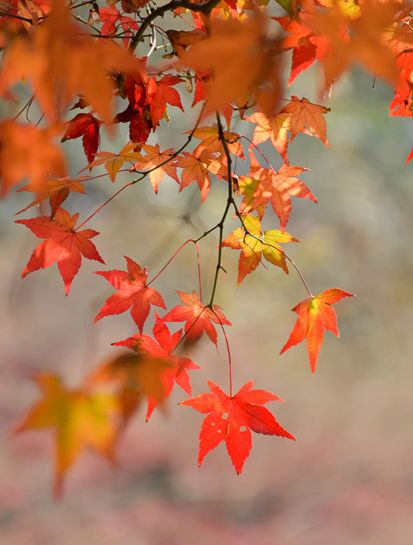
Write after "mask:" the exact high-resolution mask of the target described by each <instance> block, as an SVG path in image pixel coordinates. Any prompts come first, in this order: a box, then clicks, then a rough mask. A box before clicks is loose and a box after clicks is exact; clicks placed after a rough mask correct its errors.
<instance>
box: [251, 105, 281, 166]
mask: <svg viewBox="0 0 413 545" xmlns="http://www.w3.org/2000/svg"><path fill="white" fill-rule="evenodd" d="M290 117H291V116H290V115H289V113H279V114H277V115H274V116H271V117H269V118H268V117H267V116H266V115H264V114H263V113H261V112H256V113H254V114H253V115H251V116H249V117H246V118H245V121H250V122H251V123H256V127H255V129H254V135H253V139H252V141H253V143H254V144H262V143H263V142H266V141H267V140H268V139H271V142H272V143H273V146H274V147H275V149H276V150H277V151H278V153H279V154H280V155H281V157H282V158H283V160H284V161H286V160H287V148H288V131H289V129H290V127H291V121H290Z"/></svg>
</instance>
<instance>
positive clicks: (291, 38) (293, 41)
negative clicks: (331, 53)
mask: <svg viewBox="0 0 413 545" xmlns="http://www.w3.org/2000/svg"><path fill="white" fill-rule="evenodd" d="M306 4H307V5H306V6H305V9H303V10H302V11H300V13H302V14H303V16H304V19H305V17H307V18H308V17H309V15H310V14H311V15H313V14H314V6H311V7H310V9H309V6H308V4H309V2H307V3H306ZM274 19H275V20H276V21H277V22H278V23H279V24H280V25H281V26H282V28H283V29H284V30H285V31H286V36H285V38H284V39H283V40H282V42H281V47H282V48H283V49H292V50H293V54H292V59H291V72H290V76H289V78H288V85H291V84H292V83H293V81H294V80H295V78H296V77H297V76H298V75H299V74H300V73H301V72H303V71H304V70H306V69H307V68H309V67H310V66H311V65H312V64H313V62H314V61H315V60H316V59H318V60H321V59H322V58H323V57H324V55H325V53H326V49H327V48H328V43H329V41H328V39H327V38H326V37H325V36H317V35H316V34H314V33H313V32H312V30H311V28H308V26H307V25H306V24H305V23H304V21H302V20H301V17H300V16H299V14H297V15H296V16H295V17H294V18H290V17H274Z"/></svg>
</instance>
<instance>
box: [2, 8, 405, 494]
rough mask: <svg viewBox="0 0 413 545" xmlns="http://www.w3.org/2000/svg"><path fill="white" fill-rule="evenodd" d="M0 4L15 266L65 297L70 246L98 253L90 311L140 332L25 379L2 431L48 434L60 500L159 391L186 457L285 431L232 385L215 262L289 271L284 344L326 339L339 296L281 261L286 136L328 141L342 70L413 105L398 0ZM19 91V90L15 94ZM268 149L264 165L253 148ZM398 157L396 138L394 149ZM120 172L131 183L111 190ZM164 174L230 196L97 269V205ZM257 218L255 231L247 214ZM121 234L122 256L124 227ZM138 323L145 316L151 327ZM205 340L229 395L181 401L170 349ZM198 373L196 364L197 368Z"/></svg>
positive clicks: (248, 390) (300, 191)
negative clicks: (89, 456) (354, 71)
mask: <svg viewBox="0 0 413 545" xmlns="http://www.w3.org/2000/svg"><path fill="white" fill-rule="evenodd" d="M4 6H6V7H2V10H1V11H0V41H1V46H2V48H3V60H2V63H1V66H0V93H1V97H2V100H3V101H4V102H5V104H6V106H7V110H9V111H10V112H12V113H10V115H9V116H7V117H4V118H3V119H2V120H1V121H0V175H1V178H0V194H1V196H3V197H4V198H7V196H8V195H9V194H10V193H11V192H13V191H17V192H19V193H20V197H19V198H20V199H21V203H22V204H21V207H20V208H21V209H20V210H19V211H16V213H18V214H22V213H26V214H30V216H31V217H26V218H25V219H18V220H17V221H16V223H17V224H19V225H22V226H23V227H26V228H27V229H29V230H30V231H31V232H32V234H33V235H34V238H33V253H32V254H31V256H28V258H27V259H28V261H27V263H26V265H24V264H22V268H23V272H22V276H23V277H25V276H27V275H28V274H31V273H33V272H35V271H39V270H40V269H45V268H47V267H50V266H52V265H54V264H56V265H57V269H58V272H59V274H60V275H61V277H62V280H63V285H64V290H65V293H66V294H67V295H69V293H70V291H71V290H73V289H76V282H75V279H76V276H77V275H78V273H79V271H80V268H81V265H82V258H86V259H88V260H93V261H96V262H97V264H101V268H99V269H98V270H96V271H95V272H96V274H97V275H98V276H99V277H101V278H100V279H98V280H97V281H98V282H102V279H103V280H105V281H107V282H108V283H109V285H110V287H111V289H112V290H113V291H112V292H111V294H110V296H109V297H108V298H107V299H106V301H101V303H100V310H99V311H98V313H97V315H96V317H95V322H98V321H99V320H101V319H103V318H105V317H107V316H111V315H118V314H121V313H125V312H130V314H131V318H132V320H133V322H134V324H135V325H136V329H137V332H136V334H135V335H133V336H131V337H128V338H126V339H124V340H121V341H116V340H114V342H113V343H112V345H113V346H116V347H118V350H119V352H118V354H117V355H116V356H114V357H110V358H108V359H107V360H105V361H103V362H101V363H100V364H99V365H97V366H96V368H95V369H94V370H92V371H91V372H90V373H89V374H88V375H87V376H86V377H85V380H84V382H83V383H82V384H80V385H79V386H78V387H77V388H76V389H68V388H67V387H66V386H65V385H64V380H63V379H62V378H60V377H59V376H56V375H55V374H53V373H51V372H50V373H47V372H44V373H43V374H40V375H38V376H37V377H36V378H35V380H36V383H37V385H38V387H39V388H40V394H41V395H40V397H39V400H38V401H36V402H35V403H34V404H33V406H32V407H31V408H30V409H29V410H28V413H27V414H26V416H25V417H23V419H22V421H21V422H20V424H18V426H17V431H19V432H23V431H28V430H40V429H43V428H45V429H46V428H47V429H50V430H51V431H52V432H53V434H54V441H55V452H56V454H55V491H56V493H59V492H60V491H61V489H62V484H63V479H64V477H65V475H66V472H67V470H68V469H69V468H70V467H71V466H72V464H73V463H74V461H75V460H76V458H77V457H78V456H79V455H80V454H81V452H82V449H83V448H84V447H89V448H91V449H93V450H94V451H96V452H97V453H98V454H100V455H102V456H104V457H106V458H107V459H108V460H109V461H112V462H113V461H114V460H115V459H116V449H117V447H118V444H119V443H120V442H121V439H122V434H123V432H124V430H125V428H126V427H127V426H128V424H129V422H130V421H131V419H132V418H133V417H134V416H135V415H136V413H137V412H138V411H139V409H140V407H141V406H142V405H145V406H146V413H145V415H146V419H147V420H148V419H149V418H150V417H151V415H152V413H153V411H154V410H161V411H162V410H164V408H165V406H166V404H167V398H168V396H169V394H170V393H171V391H172V389H173V388H174V387H175V384H176V385H178V386H179V387H180V388H181V389H182V391H183V392H182V396H183V397H185V396H186V399H184V400H183V401H182V402H181V403H180V407H179V408H178V409H176V410H183V408H182V406H185V407H191V408H193V409H195V410H196V411H198V412H200V413H202V414H204V415H205V418H204V420H203V422H202V424H201V432H200V436H199V456H198V462H199V464H201V463H202V462H203V460H204V458H205V456H206V455H207V454H208V452H210V451H211V450H212V449H214V448H216V447H217V446H218V445H219V444H220V443H222V442H225V445H226V449H227V451H228V454H229V457H230V459H231V462H232V464H233V466H234V469H235V471H236V472H237V473H240V472H241V471H242V469H243V466H244V462H245V460H246V459H247V457H248V456H249V453H250V450H251V446H252V433H251V432H255V433H257V434H264V435H274V436H278V437H283V438H287V439H290V440H294V439H295V437H294V436H293V435H292V434H291V433H290V432H288V431H287V430H286V429H284V428H283V427H282V426H281V424H279V423H278V421H277V419H276V417H275V416H274V415H273V413H272V412H271V411H270V410H269V409H267V408H266V407H265V406H264V405H266V404H267V403H269V402H273V401H282V399H281V398H279V397H278V396H277V395H275V394H273V393H271V392H268V391H266V390H262V389H256V388H255V386H254V382H253V381H249V382H247V383H246V384H245V385H244V386H242V388H241V389H240V390H239V391H238V393H234V391H233V374H234V373H236V368H237V364H238V362H232V358H231V350H230V346H229V341H228V338H227V334H226V328H228V327H229V326H233V327H234V328H236V327H237V320H236V317H233V316H227V314H226V312H225V309H224V310H223V309H221V308H220V306H219V300H218V291H217V286H218V285H219V284H221V282H223V277H222V270H223V256H224V255H225V252H229V251H230V250H232V251H234V250H235V251H236V252H239V262H238V263H239V265H238V284H242V283H243V282H245V281H247V280H246V277H247V276H248V275H250V274H252V273H253V272H254V271H255V270H256V269H257V268H258V266H259V265H260V264H264V263H265V264H266V266H267V265H268V267H269V268H271V269H273V272H274V275H278V279H277V283H278V287H279V289H282V287H281V286H282V284H281V282H282V276H283V275H281V271H282V272H283V273H286V274H288V273H289V272H290V271H294V272H295V273H297V274H298V275H299V278H300V280H301V282H302V285H303V288H304V290H305V292H306V294H307V297H306V298H305V299H304V300H302V301H301V302H299V303H298V304H296V306H295V307H294V308H293V311H294V312H295V313H296V314H297V321H296V323H295V325H294V326H293V327H292V332H291V334H290V336H289V338H288V340H287V342H286V344H285V345H284V347H283V348H282V349H281V354H282V353H284V352H285V351H286V350H287V349H289V348H291V347H292V346H294V345H296V344H299V343H301V342H304V341H305V342H306V345H307V351H308V356H309V361H310V368H311V371H312V372H315V370H316V366H317V361H318V357H319V352H320V349H321V345H322V343H323V335H324V331H325V330H328V331H330V332H332V333H334V334H335V335H336V336H338V335H339V332H338V327H337V317H336V313H335V310H334V307H333V305H335V304H336V303H338V302H339V301H340V300H341V299H343V298H347V297H350V296H351V295H352V294H351V293H349V292H347V291H344V290H342V289H338V288H329V289H324V291H322V292H321V293H319V294H318V295H314V294H313V293H312V290H311V289H310V287H309V285H308V283H307V281H306V280H305V276H304V273H303V272H302V271H301V269H300V268H299V266H298V265H297V264H296V263H295V261H294V260H293V259H292V258H291V257H290V256H289V255H288V251H287V249H286V245H288V244H290V243H298V239H297V238H296V237H295V236H294V234H290V233H289V232H288V231H287V227H288V222H289V219H290V216H291V211H292V209H293V207H294V199H295V198H301V199H306V200H307V201H312V202H313V203H316V202H317V198H316V196H315V195H314V194H313V192H312V191H311V189H310V188H309V187H307V185H306V182H305V173H306V171H307V169H306V167H305V166H301V165H295V164H291V163H290V161H289V153H288V152H289V148H290V145H291V144H293V142H294V140H295V139H296V138H301V137H302V135H305V136H309V137H314V138H316V139H318V140H319V141H320V145H321V144H324V145H325V146H327V145H328V139H327V126H326V118H328V113H329V111H330V108H329V106H328V101H327V100H326V97H328V96H329V93H330V91H331V88H332V86H333V85H335V83H336V82H337V81H338V80H339V79H340V78H341V77H342V75H343V74H344V73H345V72H346V71H348V70H349V69H351V68H352V67H353V65H361V66H362V67H363V68H365V69H366V70H368V71H370V72H371V73H372V74H373V75H374V77H379V78H383V79H384V80H386V81H387V82H388V83H389V84H390V85H392V86H393V87H394V89H395V94H394V98H393V100H392V102H391V104H390V115H394V116H405V117H412V115H413V114H412V112H413V108H412V104H413V98H412V81H413V79H412V74H413V33H412V30H411V28H412V27H411V24H412V22H413V21H412V18H411V15H410V6H409V5H408V4H407V3H406V2H404V1H402V0H400V1H399V0H302V1H301V2H299V1H295V0H203V1H199V2H197V1H192V0H171V1H170V2H168V3H162V4H158V3H154V2H150V1H147V0H121V1H117V0H108V1H107V3H105V1H104V0H102V1H101V0H99V1H97V2H95V1H92V0H90V1H87V2H76V0H73V1H72V0H71V1H70V2H69V3H68V2H66V1H65V0H31V1H30V2H27V1H25V0H10V1H9V2H8V3H7V4H4ZM160 37H161V38H162V39H159V38H160ZM288 64H289V72H288V85H289V84H291V83H292V82H293V81H294V80H295V79H296V78H297V77H299V75H300V74H301V73H302V72H303V71H306V70H308V69H310V67H312V65H314V64H318V65H319V68H321V73H322V74H323V77H322V78H321V79H320V82H319V93H320V94H319V97H320V98H319V101H318V102H320V103H313V102H311V101H310V100H308V99H307V98H306V97H300V96H296V95H292V96H290V95H289V93H288V85H285V84H284V76H285V72H284V67H285V66H287V65H288ZM21 87H23V88H24V89H25V90H26V92H27V93H28V96H29V99H28V100H27V101H26V102H23V103H21V104H20V102H19V98H18V97H19V96H21V93H20V94H19V90H20V88H21ZM321 102H322V104H321ZM34 103H35V104H36V105H37V108H38V109H39V110H40V112H41V117H40V121H36V122H34V121H33V122H32V121H31V118H30V116H28V115H24V114H27V113H28V111H29V110H30V108H31V107H32V105H33V104H34ZM177 109H179V110H181V111H183V112H185V113H186V119H187V122H188V125H187V127H186V130H185V131H184V132H183V134H181V135H179V134H177V135H176V140H177V141H179V142H180V144H179V145H176V146H174V147H171V148H168V149H162V148H161V147H160V146H159V145H158V144H155V143H153V142H152V140H150V138H151V136H152V135H153V134H154V133H156V131H157V129H158V127H160V126H163V125H168V124H169V127H170V129H169V130H170V131H175V128H174V123H173V121H174V113H175V112H176V111H177ZM239 120H241V121H245V122H247V124H250V126H251V127H252V128H253V131H252V132H253V136H252V138H251V139H250V138H248V137H247V136H246V135H245V134H242V133H238V132H236V131H235V129H234V127H235V126H236V122H237V121H239ZM119 124H125V125H126V126H127V128H128V131H129V140H128V141H127V142H124V143H123V145H122V147H121V149H119V150H115V151H107V150H102V149H101V146H100V139H101V135H102V134H103V132H102V131H106V134H107V135H108V136H109V137H111V136H113V135H114V133H115V132H116V127H117V125H119ZM174 138H175V136H174ZM69 140H77V141H78V142H79V145H81V146H82V147H83V151H84V157H85V162H84V163H82V164H81V165H78V171H79V173H78V175H77V176H76V177H75V178H74V177H70V176H69V174H68V167H67V159H66V154H65V145H64V143H65V142H66V141H69ZM268 142H271V144H272V146H273V151H274V155H276V156H277V160H278V162H279V167H277V168H275V167H274V165H273V160H272V157H271V158H269V157H267V155H266V154H265V153H264V151H263V149H264V148H263V146H262V145H263V144H264V143H268ZM412 157H413V151H412V152H410V155H409V156H408V159H407V160H410V159H411V158H412ZM241 163H242V168H240V167H239V165H240V164H241ZM99 168H100V170H99ZM96 172H98V173H101V172H103V174H96ZM119 172H123V173H126V174H127V175H128V176H129V180H128V182H127V183H126V184H124V185H123V186H119V187H116V184H118V181H117V178H118V174H119ZM168 178H169V180H171V179H172V180H173V181H174V182H173V183H174V184H176V191H177V192H178V191H179V192H180V191H183V190H185V188H187V187H188V186H191V185H192V184H194V185H195V186H197V187H198V188H199V200H200V201H201V204H202V203H203V202H204V201H205V200H206V199H208V195H209V193H210V191H212V190H213V188H214V187H215V186H216V185H221V186H224V187H225V188H226V194H227V196H226V198H225V199H224V201H223V202H222V208H221V210H218V211H217V216H216V222H215V223H214V224H213V225H210V226H208V228H207V229H206V230H205V231H204V232H201V233H197V235H196V236H195V237H194V238H193V239H191V240H187V241H185V242H183V244H182V245H181V246H180V247H179V248H177V249H176V251H175V252H174V254H173V255H172V257H170V256H165V265H164V266H163V267H162V269H161V270H160V271H158V272H156V273H153V271H150V272H149V271H148V270H147V268H146V267H145V264H144V263H142V262H141V260H140V257H139V255H136V256H132V257H126V256H125V260H126V264H125V269H122V270H118V269H112V268H110V264H108V265H107V267H106V268H105V267H104V266H105V261H104V257H105V256H103V257H101V255H100V253H99V250H98V248H99V238H100V237H98V235H100V233H98V232H97V231H95V230H94V229H93V220H94V218H95V216H96V215H97V214H99V212H100V211H101V210H102V209H104V208H105V207H106V206H110V203H111V202H112V200H113V199H114V198H116V196H117V195H119V194H120V193H121V192H123V191H133V186H134V185H135V184H137V183H138V182H139V183H145V184H150V185H149V187H151V188H152V190H153V191H154V192H155V193H157V192H158V188H159V186H160V184H161V183H164V181H165V180H167V179H168ZM97 180H98V183H107V184H108V186H111V184H115V186H114V189H113V194H112V195H111V196H110V197H109V198H108V199H107V200H106V201H105V202H103V203H101V204H100V205H99V206H98V207H97V208H96V209H91V210H89V211H88V213H87V214H84V213H82V217H81V216H80V213H79V212H76V209H77V210H79V209H80V206H79V205H78V203H79V199H81V198H82V197H83V196H84V195H85V193H86V189H85V188H86V182H87V183H88V185H89V184H93V183H97ZM26 193H30V194H31V196H30V197H28V201H29V202H27V199H26V200H25V196H26ZM68 207H70V209H71V210H73V209H74V210H75V212H74V213H70V212H69V211H68ZM76 207H78V208H76ZM84 209H85V207H84V206H83V208H82V210H84ZM39 210H40V211H39ZM38 211H39V212H38ZM83 215H84V217H83ZM231 217H235V218H236V220H237V222H238V227H237V228H236V229H235V230H233V231H232V232H231V230H229V229H228V228H227V220H229V219H230V218H231ZM264 219H265V222H266V224H268V223H269V224H270V225H271V228H270V229H266V228H264V227H263V222H264ZM16 229H17V227H16ZM210 235H211V236H210ZM213 235H217V236H218V245H217V249H216V266H215V273H214V275H213V277H212V278H209V279H205V278H204V279H201V272H202V263H201V258H200V255H201V252H200V250H201V248H202V246H203V245H204V244H206V243H207V242H208V241H209V239H210V238H213ZM100 236H103V237H104V236H105V233H102V235H100ZM38 239H40V241H39V240H38ZM211 244H212V243H211ZM188 245H190V246H193V247H194V250H195V251H194V256H196V264H197V267H198V285H195V286H194V287H193V289H192V290H191V291H189V292H184V291H181V290H180V286H179V285H178V286H176V287H177V294H178V297H179V301H178V300H177V304H176V305H175V306H174V307H172V308H166V304H165V300H166V298H165V294H161V293H160V292H159V291H158V289H157V286H156V280H157V279H158V277H159V276H160V275H161V274H168V273H167V271H168V265H169V264H170V263H171V261H172V260H173V259H179V253H180V251H181V250H182V249H183V248H184V247H186V246H188ZM118 247H119V248H120V255H122V254H121V248H122V241H121V240H119V241H118ZM278 269H281V270H278ZM228 281H230V280H225V282H228ZM203 284H204V285H208V289H209V294H208V297H205V295H203V293H202V286H203ZM240 290H242V286H240ZM299 298H300V297H297V299H299ZM286 310H287V309H286ZM149 316H153V317H154V326H153V330H152V331H150V330H149V328H148V326H147V319H148V317H149ZM291 326H292V321H291V320H290V318H289V315H288V314H286V319H285V323H283V324H279V328H283V329H284V330H285V336H286V337H287V336H288V328H289V327H291ZM218 339H222V340H223V341H224V343H225V346H226V348H227V355H228V372H229V387H228V391H226V392H225V391H224V390H223V389H221V387H220V386H218V385H216V384H214V383H213V382H211V381H209V382H208V387H209V391H207V392H206V393H200V394H198V395H193V392H192V388H191V382H190V374H191V373H192V371H193V370H199V369H200V367H199V366H198V365H197V364H196V363H195V362H193V361H192V360H191V359H190V358H189V357H188V356H187V355H185V347H186V346H189V345H190V344H191V343H193V342H198V341H200V342H209V341H212V343H214V344H215V345H216V344H217V342H218ZM277 352H279V347H278V348H277V347H275V346H274V353H275V354H277ZM200 372H203V373H206V376H207V375H208V370H207V369H204V370H202V371H200ZM252 373H253V370H251V374H252ZM294 448H299V447H294Z"/></svg>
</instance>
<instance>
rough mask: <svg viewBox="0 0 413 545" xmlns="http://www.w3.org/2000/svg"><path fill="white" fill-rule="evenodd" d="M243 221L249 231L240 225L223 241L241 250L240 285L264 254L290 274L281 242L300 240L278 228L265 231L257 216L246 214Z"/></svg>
mask: <svg viewBox="0 0 413 545" xmlns="http://www.w3.org/2000/svg"><path fill="white" fill-rule="evenodd" d="M243 222H244V226H245V228H246V229H247V231H248V233H247V232H246V231H245V230H244V228H243V227H239V228H238V229H236V230H235V231H233V232H232V233H231V234H230V235H229V236H228V237H227V238H226V239H225V240H224V241H223V242H222V246H227V247H228V248H233V249H234V250H241V254H240V256H239V264H238V285H239V284H241V282H242V281H243V279H244V278H245V276H246V275H247V274H248V273H250V272H252V271H254V270H255V269H256V268H257V267H258V265H259V263H260V261H261V258H262V256H264V258H265V259H266V260H267V261H269V262H270V263H272V264H273V265H276V266H278V267H280V268H281V269H282V270H283V271H284V272H285V273H287V274H288V268H287V263H286V261H285V254H284V251H283V249H282V248H281V246H280V245H279V243H286V242H298V240H297V239H296V238H294V237H293V236H292V235H290V234H288V233H286V232H285V231H279V230H278V229H273V230H271V231H265V232H264V233H263V232H262V231H261V224H260V220H259V218H257V217H255V216H249V215H247V216H244V217H243ZM252 235H253V236H252ZM258 239H259V240H258Z"/></svg>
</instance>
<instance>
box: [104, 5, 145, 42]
mask: <svg viewBox="0 0 413 545" xmlns="http://www.w3.org/2000/svg"><path fill="white" fill-rule="evenodd" d="M99 20H100V22H101V23H103V25H102V28H101V31H100V32H101V34H102V35H103V36H107V35H111V34H116V28H117V26H118V25H121V27H122V29H123V32H124V38H123V43H124V44H125V46H126V47H128V45H129V41H130V38H131V37H132V36H133V34H134V31H136V30H138V23H137V21H135V19H132V17H128V16H126V15H122V14H121V13H120V12H119V10H118V9H117V8H116V7H115V6H113V5H112V6H107V7H103V8H102V7H100V8H99Z"/></svg>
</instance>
